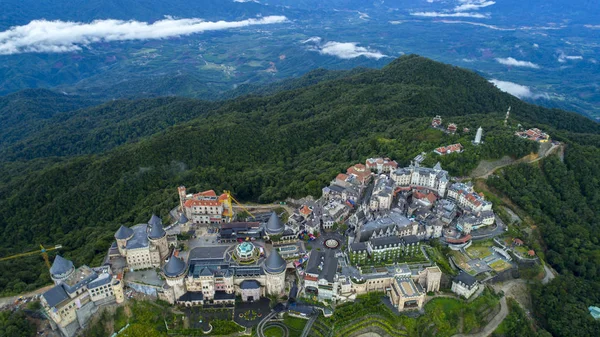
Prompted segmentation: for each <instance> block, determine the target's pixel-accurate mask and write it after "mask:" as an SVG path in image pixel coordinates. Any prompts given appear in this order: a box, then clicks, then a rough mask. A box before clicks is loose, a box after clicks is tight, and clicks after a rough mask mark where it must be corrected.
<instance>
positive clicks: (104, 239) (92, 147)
mask: <svg viewBox="0 0 600 337" xmlns="http://www.w3.org/2000/svg"><path fill="white" fill-rule="evenodd" d="M269 90H273V91H272V92H276V91H277V90H274V89H269ZM508 106H512V112H513V113H512V116H511V118H512V119H513V120H514V121H511V123H512V124H513V125H514V124H516V123H522V124H523V125H525V126H537V127H541V128H543V129H544V130H545V131H548V132H550V134H551V135H552V136H553V137H554V138H555V139H559V140H563V141H566V142H567V144H569V147H568V151H567V159H566V162H565V164H562V163H560V162H550V161H549V162H548V164H546V162H544V163H543V165H554V166H557V168H556V170H559V172H561V173H560V174H559V175H558V176H557V178H555V179H560V177H562V176H563V175H566V176H572V177H574V178H573V179H574V180H569V181H568V184H569V186H568V188H569V191H570V192H565V193H564V194H563V195H562V196H561V198H560V203H558V202H557V203H556V204H555V205H554V206H555V207H561V205H562V206H565V207H566V206H568V207H572V208H573V209H574V210H575V211H578V212H579V211H581V212H584V214H586V217H584V218H581V219H580V220H576V221H577V222H574V224H576V225H577V228H582V229H583V230H584V231H583V233H585V232H586V231H587V232H589V236H587V234H586V237H587V239H585V240H584V238H583V237H582V238H581V239H580V240H579V244H582V245H583V244H585V245H587V246H586V247H589V252H590V253H592V254H596V253H595V252H596V249H597V248H595V247H596V245H598V241H597V238H598V235H596V236H595V240H594V237H593V233H594V232H593V230H592V228H597V223H594V222H588V220H589V219H591V218H590V214H594V212H595V214H599V211H600V210H599V209H598V208H597V205H598V203H597V202H591V203H589V206H587V208H583V207H582V206H577V202H583V203H585V200H582V199H581V197H580V196H578V195H577V193H580V195H582V196H592V197H594V198H597V194H592V191H591V189H593V188H596V189H595V190H596V191H597V190H598V187H600V186H598V180H597V178H596V179H595V180H594V178H593V176H592V175H591V172H593V171H591V168H592V167H593V165H595V164H594V162H592V161H590V160H588V159H587V158H588V157H587V156H588V155H595V154H597V151H598V144H599V143H600V136H599V135H600V125H598V124H597V123H594V122H592V121H590V120H588V119H586V118H584V117H582V116H579V115H576V114H574V113H567V112H564V111H560V110H550V109H545V108H541V107H537V106H533V105H530V104H527V103H524V102H522V101H520V100H518V99H517V98H515V97H513V96H510V95H508V94H505V93H502V92H500V91H499V90H497V89H496V88H495V87H494V86H493V85H492V84H490V83H488V82H487V81H486V80H485V79H483V78H482V77H480V76H478V75H477V74H475V73H473V72H470V71H466V70H463V69H460V68H457V67H452V66H448V65H444V64H441V63H436V62H433V61H431V60H428V59H425V58H422V57H419V56H415V55H410V56H404V57H401V58H399V59H397V60H395V61H393V62H392V63H390V64H389V65H388V66H386V67H384V68H383V69H381V70H364V71H359V72H357V73H349V74H348V76H343V77H341V78H333V79H327V78H326V79H324V80H319V81H316V84H314V85H309V86H303V85H298V86H294V88H293V89H292V90H285V91H281V92H277V93H275V94H273V95H270V96H245V97H241V98H237V99H234V100H231V101H225V102H219V103H207V102H204V101H196V100H191V99H185V100H184V99H177V98H159V99H147V100H141V101H121V102H111V103H107V104H104V105H102V106H100V107H94V108H90V109H85V110H79V111H78V112H77V113H74V114H73V115H72V116H71V117H68V118H65V119H64V120H63V121H61V122H60V123H58V124H57V127H56V129H55V132H50V130H51V129H46V131H43V132H41V133H39V134H35V135H32V136H31V137H29V138H28V139H27V140H26V142H25V143H23V144H26V145H24V146H22V147H21V148H17V147H16V146H13V147H10V148H8V150H7V149H4V150H3V151H7V152H6V154H5V156H6V159H5V162H4V163H3V164H2V165H1V166H0V177H2V178H0V242H2V244H1V245H0V256H4V255H9V254H12V253H18V252H21V251H24V250H27V249H35V247H36V246H37V245H38V244H39V243H43V244H58V243H60V244H62V245H63V246H64V247H65V248H64V250H63V251H62V252H61V254H64V255H66V256H67V257H68V258H71V259H73V260H74V261H75V263H76V264H77V265H79V264H83V263H87V264H96V263H99V262H100V261H101V260H102V257H103V255H104V254H105V253H106V250H107V249H108V247H109V246H110V244H111V242H112V241H113V234H114V231H115V230H116V229H117V228H118V227H119V226H120V225H121V224H124V225H132V224H135V223H139V222H145V221H147V220H148V218H149V217H150V215H151V213H153V212H155V213H157V214H160V215H162V216H163V217H165V219H166V215H167V212H168V211H169V210H170V209H171V208H172V207H174V206H175V205H176V198H177V194H176V187H177V186H178V185H181V184H184V185H186V186H188V187H190V190H192V191H198V190H201V189H209V188H211V189H215V190H217V191H218V190H222V189H230V190H232V191H233V192H234V194H235V195H236V197H237V198H238V199H241V200H252V201H259V202H272V201H276V200H282V199H284V198H286V197H301V196H305V195H307V194H312V195H315V196H318V195H320V191H321V188H322V187H323V186H324V185H325V184H327V183H328V181H330V180H331V179H332V177H334V176H335V175H336V174H337V173H339V172H341V171H342V170H344V169H345V168H346V167H347V166H348V165H349V164H352V163H355V162H359V161H360V162H362V161H364V160H365V158H366V157H370V156H377V155H388V156H391V157H393V158H394V159H396V160H398V161H399V162H400V163H401V164H408V162H409V161H410V160H411V159H412V158H414V156H416V155H417V154H419V153H421V152H423V151H425V152H430V151H431V150H433V149H434V148H436V147H438V146H441V145H448V144H452V143H454V142H457V141H461V142H466V143H468V141H469V139H471V138H472V137H473V136H474V130H475V129H476V128H477V127H478V126H480V125H481V126H483V128H484V129H485V130H486V132H485V140H488V141H487V142H486V143H485V144H484V146H482V147H480V148H478V149H473V148H472V147H471V146H470V145H467V144H464V145H466V146H467V151H466V152H465V153H464V154H458V155H453V157H450V158H446V159H444V164H447V165H448V169H449V170H450V172H451V173H452V174H454V175H459V174H464V173H465V172H468V170H470V169H472V168H474V167H475V166H476V165H477V162H478V161H479V160H481V159H498V158H501V157H502V156H504V155H509V156H513V157H517V156H521V155H523V154H527V153H528V152H531V151H535V144H534V145H532V144H533V143H530V142H527V141H525V140H522V139H518V138H516V137H514V136H512V133H513V132H514V130H513V131H511V130H507V129H506V128H504V127H503V126H502V120H503V118H504V113H505V111H506V109H507V108H508ZM435 115H442V117H443V118H444V124H447V123H448V122H455V123H457V124H458V125H459V130H462V128H463V127H468V128H470V129H471V130H473V131H472V133H471V134H463V133H462V132H459V134H457V135H448V134H445V133H443V132H441V131H439V130H433V129H431V128H430V127H429V124H430V122H431V118H432V117H433V116H435ZM88 121H92V122H93V123H87V122H88ZM113 121H116V122H115V123H113ZM78 126H81V131H80V132H77V129H78ZM44 132H47V133H44ZM579 144H583V145H579ZM594 151H596V152H594ZM55 156H63V157H62V158H56V157H55ZM432 156H433V155H432ZM31 158H36V159H32V160H27V159H31ZM452 159H454V160H452ZM429 160H431V159H429ZM515 170H525V169H523V168H519V167H517V168H515ZM526 170H533V171H531V172H530V175H532V176H537V177H540V178H539V179H540V180H539V183H540V184H542V183H546V182H547V181H548V179H549V177H548V176H546V175H544V176H542V175H541V173H540V172H539V171H538V170H536V169H535V168H527V169H526ZM506 172H508V170H507V171H506ZM517 173H518V172H517ZM583 173H585V174H586V175H584V174H583ZM498 179H502V178H498ZM582 179H586V180H588V181H586V182H585V185H584V184H583V183H581V181H582ZM522 180H525V181H524V182H523V181H522ZM522 180H520V181H519V182H520V183H521V185H522V186H520V187H519V188H518V189H516V188H515V192H514V193H515V194H516V193H519V191H521V192H523V193H524V191H525V190H526V189H527V188H530V189H531V188H532V187H531V186H528V185H527V181H529V178H523V179H522ZM532 181H537V180H532ZM575 182H580V185H575ZM550 184H552V186H554V183H550ZM494 186H498V189H500V190H502V191H506V193H513V191H512V190H511V189H509V188H504V187H503V186H504V184H503V183H502V182H501V181H498V183H497V184H496V183H494ZM543 187H544V185H542V189H543ZM534 191H535V189H534ZM559 192H560V191H559ZM571 192H572V193H574V194H573V195H574V199H573V200H572V201H569V200H570V199H569V197H568V195H570V193H571ZM528 193H531V192H528ZM540 193H544V196H546V195H547V194H552V193H553V192H551V190H548V191H543V190H542V191H540ZM596 193H597V192H596ZM511 197H513V195H512V194H511ZM535 197H537V196H535V195H534V196H531V197H529V198H528V199H527V200H531V198H535ZM548 198H550V197H548ZM565 198H566V199H565ZM549 200H551V199H549ZM565 200H566V201H565ZM595 200H598V199H595ZM538 209H539V211H538V212H539V213H540V214H550V215H552V214H553V213H551V212H550V210H547V209H545V208H544V207H543V206H541V205H540V204H538V203H535V204H533V205H532V207H531V208H527V210H528V211H531V212H534V213H535V212H536V210H538ZM565 215H569V213H568V212H566V213H565ZM568 221H573V220H572V219H569V220H568ZM568 221H567V222H565V223H570V222H568ZM548 226H549V227H541V233H542V235H543V236H544V238H546V237H548V238H550V236H553V235H554V236H555V235H558V233H562V236H563V237H564V240H570V238H573V237H575V236H574V234H572V232H571V231H567V228H568V226H567V225H565V224H562V223H556V226H554V225H551V223H548ZM546 230H548V231H550V230H551V231H553V233H549V232H547V231H546ZM579 233H581V231H579ZM553 242H554V241H553V240H550V239H549V240H548V241H547V243H548V245H549V247H548V248H549V250H556V251H559V250H558V248H553V247H555V245H556V244H555V243H553ZM569 245H570V244H569ZM565 253H568V251H565ZM549 254H550V253H549ZM572 258H573V257H570V256H569V257H563V259H565V260H570V259H572ZM550 261H551V262H552V263H556V264H557V265H558V264H560V263H561V262H560V261H559V260H558V259H555V258H551V259H550ZM563 262H564V261H563ZM588 262H589V264H592V265H595V267H597V265H598V262H597V260H595V259H594V258H592V257H589V258H588ZM573 263H574V264H578V263H580V262H577V261H575V262H573ZM584 263H585V262H584ZM559 270H560V271H561V272H563V273H565V274H568V273H576V275H578V276H581V277H585V278H586V280H587V281H585V282H588V281H590V282H591V281H594V280H597V277H598V276H597V275H592V273H594V272H593V271H592V270H596V269H594V268H588V267H585V271H578V270H577V268H576V267H574V266H572V265H571V263H570V262H569V263H566V262H564V268H563V267H560V268H559ZM588 270H589V271H588ZM588 273H589V275H588ZM48 282H49V275H48V273H47V271H46V270H44V268H43V265H42V263H41V259H40V258H39V257H30V258H27V259H26V261H23V260H13V261H11V262H3V263H1V264H0V289H2V290H3V293H4V294H8V293H15V292H21V291H24V290H30V289H33V288H36V287H38V286H40V285H42V284H45V283H48ZM578 305H579V307H578V310H579V312H581V308H582V306H581V303H579V304H578ZM592 323H593V322H592ZM590 324H591V323H590ZM551 332H552V331H551Z"/></svg>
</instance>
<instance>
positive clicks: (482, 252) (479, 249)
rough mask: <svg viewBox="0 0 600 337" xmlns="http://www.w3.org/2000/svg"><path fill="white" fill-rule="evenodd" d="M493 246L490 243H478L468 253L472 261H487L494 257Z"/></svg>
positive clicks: (468, 249)
mask: <svg viewBox="0 0 600 337" xmlns="http://www.w3.org/2000/svg"><path fill="white" fill-rule="evenodd" d="M491 246H492V243H491V242H490V241H484V242H481V243H480V242H478V243H476V244H473V245H471V247H469V248H467V249H466V251H467V254H469V256H470V257H471V258H472V259H485V258H486V257H488V256H490V255H492V251H491V250H490V249H491Z"/></svg>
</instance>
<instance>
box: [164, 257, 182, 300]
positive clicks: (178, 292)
mask: <svg viewBox="0 0 600 337" xmlns="http://www.w3.org/2000/svg"><path fill="white" fill-rule="evenodd" d="M187 271H188V265H187V264H186V263H185V262H184V261H183V260H182V259H180V258H179V257H177V256H175V255H172V256H171V258H170V259H169V261H168V262H167V263H165V265H164V266H163V274H164V276H165V280H166V282H167V285H168V286H169V287H170V289H171V294H170V296H167V297H168V298H169V302H170V303H171V304H173V303H175V301H177V299H178V298H180V297H181V296H183V294H185V293H186V289H185V283H184V278H185V275H186V274H187Z"/></svg>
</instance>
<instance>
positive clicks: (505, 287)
mask: <svg viewBox="0 0 600 337" xmlns="http://www.w3.org/2000/svg"><path fill="white" fill-rule="evenodd" d="M523 283H526V281H525V280H523V279H516V280H511V281H508V282H506V283H504V284H502V286H501V288H500V289H497V288H496V287H495V288H496V291H498V290H502V291H503V292H504V294H508V293H509V290H510V289H511V288H513V287H514V286H517V285H520V284H523ZM507 315H508V305H507V304H506V296H502V298H501V299H500V312H498V313H497V314H496V316H494V318H492V320H491V321H489V323H488V324H487V325H486V326H485V327H484V328H483V330H481V331H480V332H477V333H473V334H462V333H461V334H456V335H454V336H452V337H487V336H490V335H491V334H492V332H494V330H496V329H497V328H498V326H499V325H500V323H502V321H503V320H504V319H505V318H506V316H507Z"/></svg>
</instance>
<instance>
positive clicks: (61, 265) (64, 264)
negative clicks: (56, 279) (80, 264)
mask: <svg viewBox="0 0 600 337" xmlns="http://www.w3.org/2000/svg"><path fill="white" fill-rule="evenodd" d="M71 270H73V262H71V261H69V260H67V259H65V258H64V257H62V256H60V255H56V257H55V258H54V262H53V263H52V267H50V274H52V275H64V274H66V273H68V272H70V271H71Z"/></svg>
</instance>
